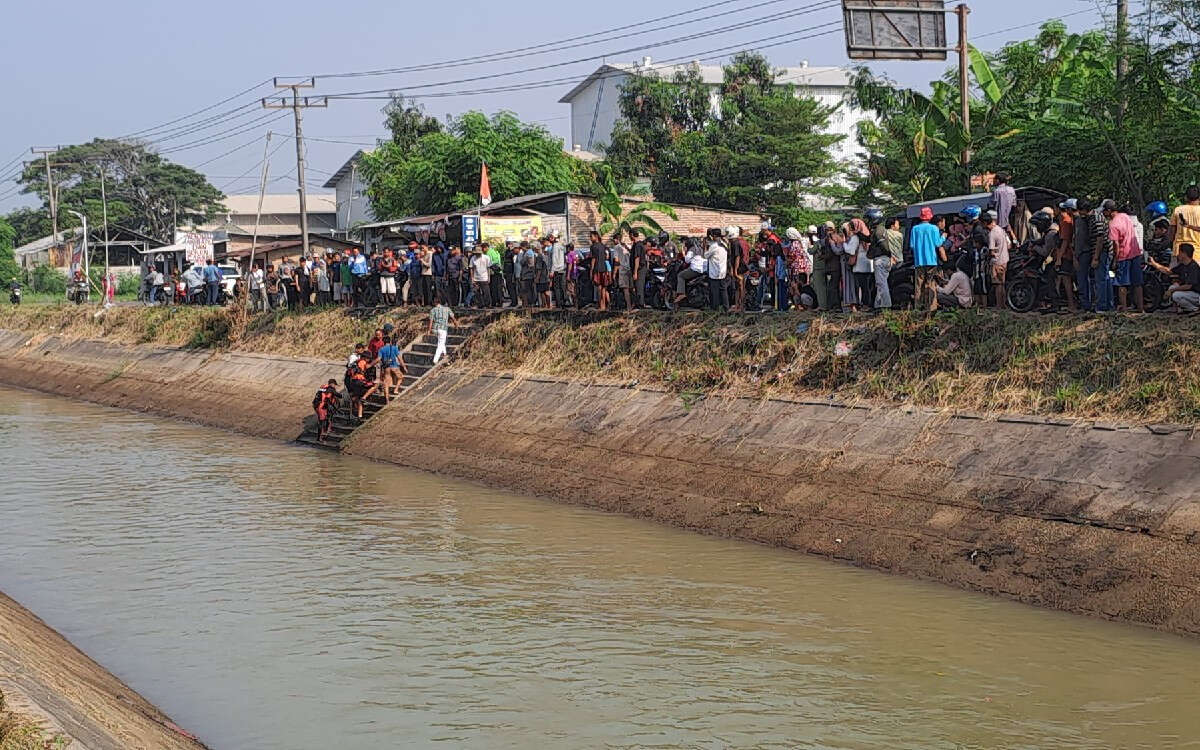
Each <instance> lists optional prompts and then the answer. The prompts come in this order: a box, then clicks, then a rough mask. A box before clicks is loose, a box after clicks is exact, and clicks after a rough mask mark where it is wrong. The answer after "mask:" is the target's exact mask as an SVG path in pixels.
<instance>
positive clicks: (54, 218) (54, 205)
mask: <svg viewBox="0 0 1200 750" xmlns="http://www.w3.org/2000/svg"><path fill="white" fill-rule="evenodd" d="M58 149H59V146H52V147H40V146H34V147H33V148H31V149H29V151H30V152H31V153H34V154H41V155H42V156H44V157H45V159H46V192H47V193H49V195H50V226H51V227H52V229H53V234H52V235H51V236H52V237H53V238H54V244H58V199H57V198H55V196H54V176H53V175H52V174H51V173H50V154H53V153H56V152H57V151H58Z"/></svg>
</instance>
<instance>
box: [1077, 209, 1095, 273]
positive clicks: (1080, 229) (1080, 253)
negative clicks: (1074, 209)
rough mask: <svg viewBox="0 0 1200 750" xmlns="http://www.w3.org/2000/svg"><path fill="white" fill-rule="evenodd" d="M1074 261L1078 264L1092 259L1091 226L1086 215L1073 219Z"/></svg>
mask: <svg viewBox="0 0 1200 750" xmlns="http://www.w3.org/2000/svg"><path fill="white" fill-rule="evenodd" d="M1074 244H1075V259H1076V260H1078V261H1080V262H1087V261H1090V259H1091V257H1092V233H1091V225H1090V224H1089V222H1088V217H1087V216H1086V215H1079V216H1076V217H1075V228H1074Z"/></svg>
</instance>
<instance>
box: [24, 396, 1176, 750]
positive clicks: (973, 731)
mask: <svg viewBox="0 0 1200 750" xmlns="http://www.w3.org/2000/svg"><path fill="white" fill-rule="evenodd" d="M181 397H190V398H203V393H199V392H197V393H192V394H181ZM0 455H2V456H4V457H5V462H4V463H5V479H6V481H4V482H3V483H0V528H2V529H3V535H2V537H0V590H3V591H5V592H6V593H8V594H9V595H11V596H13V597H14V598H16V599H17V600H19V601H20V602H22V603H23V604H25V605H26V606H27V607H29V608H30V609H31V610H33V611H34V612H35V613H37V614H38V615H40V616H41V617H42V618H43V619H45V620H46V621H47V622H49V624H50V625H52V626H53V627H55V628H57V629H58V630H59V631H61V632H62V633H63V634H64V635H66V636H67V637H68V638H69V639H71V640H72V641H73V642H74V643H75V644H76V645H78V646H79V647H80V648H82V649H83V650H84V651H86V652H87V653H88V654H89V655H91V656H92V657H93V658H95V659H96V660H97V661H99V662H100V663H101V664H103V665H105V666H106V667H108V668H109V669H110V670H111V671H113V672H114V673H115V674H116V675H117V676H119V677H121V678H122V679H124V680H125V681H126V682H127V683H129V684H130V685H131V686H132V687H133V688H134V689H136V690H138V691H139V692H141V693H142V694H143V695H145V696H146V697H147V698H148V699H149V700H150V701H152V702H154V703H156V704H157V705H159V706H160V707H161V708H163V709H164V710H165V711H166V712H167V713H168V714H169V715H171V716H172V717H173V718H174V719H175V720H176V721H178V722H179V723H180V724H181V725H182V726H184V727H185V728H187V729H189V730H190V731H192V732H194V733H196V734H197V735H199V736H200V737H201V739H203V740H204V741H205V742H207V743H208V744H209V745H210V746H211V747H213V748H215V749H225V748H231V749H235V748H236V749H242V748H287V749H288V750H292V749H295V748H372V749H375V748H383V747H389V748H390V747H431V746H439V747H446V748H682V747H687V748H733V747H737V748H748V747H754V748H776V747H777V748H797V747H802V748H880V749H882V748H887V749H889V750H891V749H894V748H1000V747H1003V748H1045V747H1054V748H1114V747H1121V748H1134V747H1143V748H1161V747H1197V746H1200V711H1197V710H1196V706H1197V703H1196V701H1197V696H1198V691H1197V688H1198V685H1200V644H1197V643H1193V642H1190V641H1187V640H1184V639H1180V638H1176V637H1173V636H1168V635H1163V634H1159V633H1155V632H1152V631H1149V630H1144V629H1140V628H1136V627H1131V626H1125V625H1120V624H1114V623H1108V622H1102V621H1097V620H1091V619H1087V618H1083V617H1076V616H1072V615H1066V614H1061V613H1055V612H1050V611H1044V610H1039V609H1035V608H1032V607H1026V606H1023V605H1019V604H1014V603H1011V602H1006V601H1000V600H996V599H992V598H988V597H985V596H981V595H974V594H969V593H964V592H961V591H956V590H952V589H949V588H945V587H941V586H937V585H931V584H923V583H919V582H914V581H909V580H905V579H902V578H896V577H890V576H886V575H882V574H879V573H874V572H869V571H862V570H856V569H854V568H850V567H846V566H842V565H838V564H834V563H830V562H827V561H825V560H820V559H814V558H809V557H806V556H804V555H800V554H797V553H795V552H788V551H781V550H773V549H767V548H763V547H757V546H754V545H750V544H743V543H737V542H730V541H724V540H720V539H712V538H707V537H703V536H699V535H695V534H691V533H686V532H682V531H677V530H673V529H669V528H664V527H662V526H658V525H654V524H651V523H648V522H643V521H639V520H634V519H629V518H622V517H616V516H611V515H605V514H601V513H596V512H591V511H588V510H583V509H578V508H573V507H569V506H565V505H559V504H555V503H553V502H549V501H546V500H541V499H536V498H531V497H522V496H519V495H513V494H509V493H504V492H497V491H494V490H490V489H487V488H484V487H481V486H478V485H474V484H469V483H464V482H459V481H454V480H451V479H444V478H441V477H437V476H432V475H428V474H423V473H419V472H413V471H406V470H403V469H399V468H395V467H392V466H388V465H383V464H376V463H370V462H365V461H359V460H354V459H349V458H344V457H340V456H336V455H330V454H326V453H322V452H314V451H311V450H306V449H301V448H297V447H293V446H289V445H282V444H279V443H274V442H269V441H263V440H255V439H250V438H243V437H239V436H237V435H233V434H229V433H225V432H220V431H216V430H210V429H205V428H201V427H197V426H193V425H189V424H184V423H180V422H175V421H171V420H166V419H158V418H153V417H148V416H144V415H140V414H131V413H127V412H121V411H115V410H110V409H104V408H100V407H95V406H91V405H85V404H78V403H72V402H69V401H64V400H58V399H51V398H48V397H44V396H40V395H35V394H30V393H25V392H19V391H11V390H0ZM513 470H514V471H519V470H520V469H519V467H514V468H513Z"/></svg>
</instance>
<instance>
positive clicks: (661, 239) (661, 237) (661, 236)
mask: <svg viewBox="0 0 1200 750" xmlns="http://www.w3.org/2000/svg"><path fill="white" fill-rule="evenodd" d="M670 240H671V235H669V234H667V233H666V232H659V233H658V244H660V245H665V244H667V243H668V242H670Z"/></svg>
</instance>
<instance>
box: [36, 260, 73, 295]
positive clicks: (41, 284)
mask: <svg viewBox="0 0 1200 750" xmlns="http://www.w3.org/2000/svg"><path fill="white" fill-rule="evenodd" d="M29 286H30V289H31V291H34V292H48V293H50V294H66V292H67V277H66V276H64V275H63V273H62V271H59V270H58V269H57V268H54V267H53V266H38V267H36V268H34V269H33V271H32V272H30V274H29Z"/></svg>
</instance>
